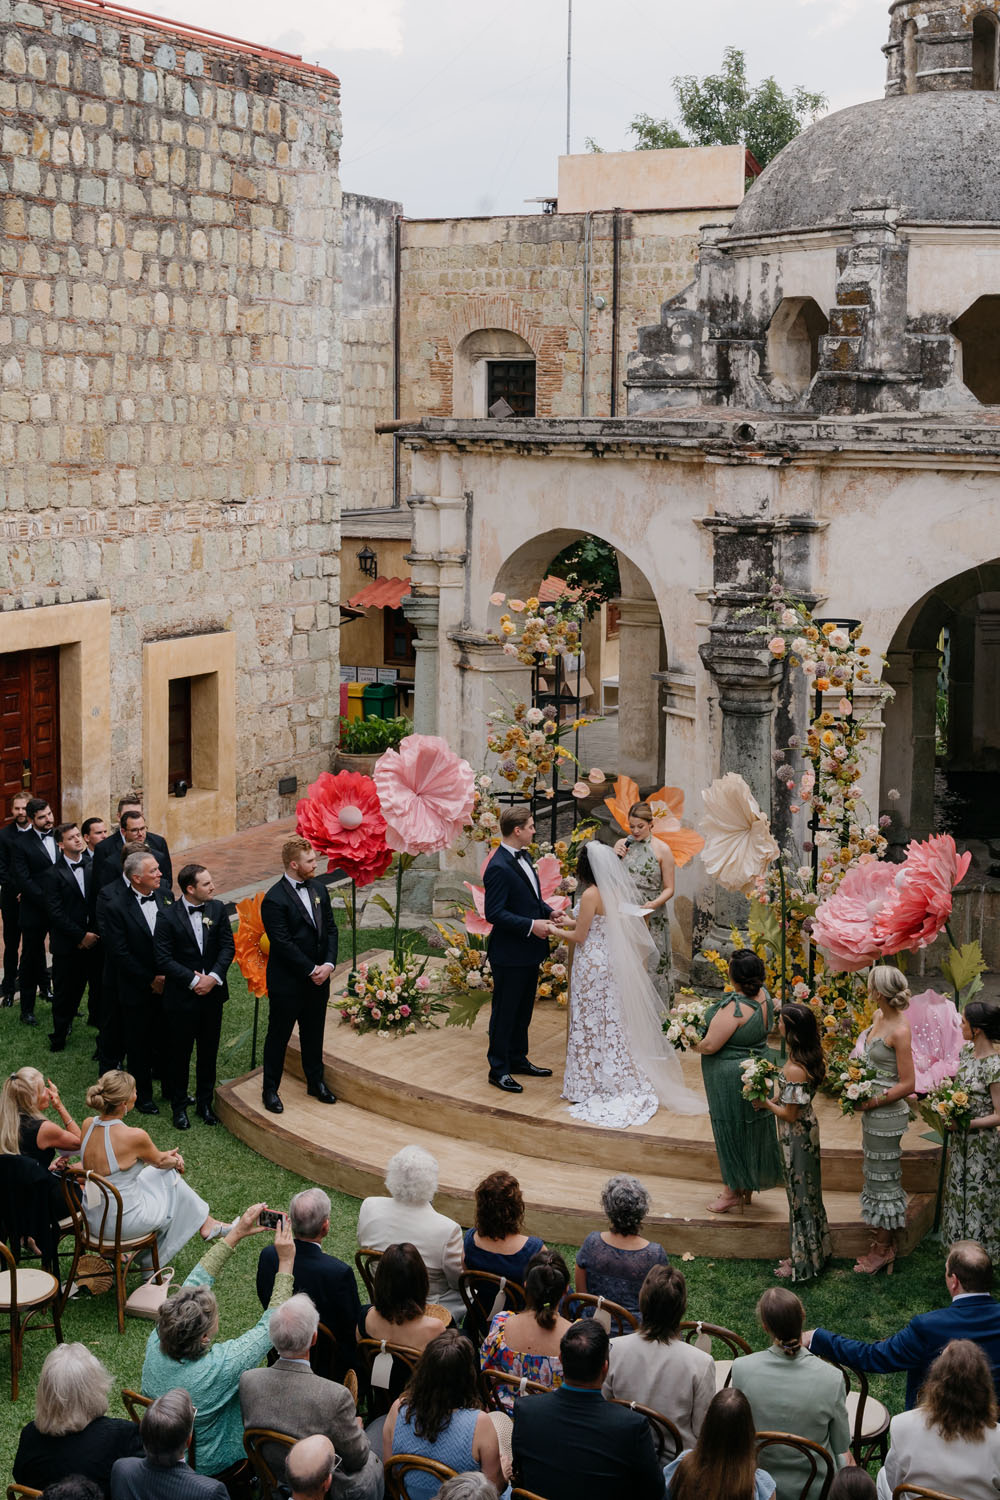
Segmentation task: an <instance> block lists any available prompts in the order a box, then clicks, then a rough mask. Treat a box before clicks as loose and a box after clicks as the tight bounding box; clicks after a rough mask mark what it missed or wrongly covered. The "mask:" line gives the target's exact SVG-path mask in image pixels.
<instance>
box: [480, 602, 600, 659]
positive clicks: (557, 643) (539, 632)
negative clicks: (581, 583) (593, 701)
mask: <svg viewBox="0 0 1000 1500" xmlns="http://www.w3.org/2000/svg"><path fill="white" fill-rule="evenodd" d="M490 603H491V604H493V605H496V606H498V607H499V606H500V605H504V604H506V606H507V612H505V613H504V614H502V615H501V616H500V629H499V631H495V632H493V633H492V634H491V635H490V640H492V641H496V642H497V644H498V645H502V646H503V649H504V653H505V654H506V655H507V656H514V657H516V658H517V660H518V661H521V662H524V664H525V666H527V667H534V666H536V665H537V663H538V658H539V657H545V658H551V657H553V656H567V655H570V656H571V655H573V654H574V653H575V652H577V651H579V649H580V623H581V621H582V619H583V616H584V613H585V608H584V606H583V605H582V604H579V603H577V602H576V601H575V600H574V599H571V598H570V597H569V596H568V595H563V596H562V598H560V599H555V600H553V601H552V602H551V603H546V604H544V605H542V604H540V603H539V601H538V600H537V599H536V598H530V599H509V598H508V597H507V595H506V594H491V595H490ZM514 615H516V616H517V617H518V624H515V623H514V620H513V618H512V616H514ZM519 632H520V633H519Z"/></svg>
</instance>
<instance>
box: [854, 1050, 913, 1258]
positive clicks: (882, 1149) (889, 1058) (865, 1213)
mask: <svg viewBox="0 0 1000 1500" xmlns="http://www.w3.org/2000/svg"><path fill="white" fill-rule="evenodd" d="M865 1060H866V1062H868V1063H870V1064H871V1066H872V1067H873V1068H874V1069H875V1071H876V1072H877V1073H878V1076H879V1078H880V1079H881V1081H882V1082H883V1083H884V1084H885V1086H886V1088H887V1089H890V1088H892V1086H893V1084H896V1083H898V1082H899V1068H898V1066H897V1063H896V1053H895V1050H894V1049H893V1048H892V1047H887V1046H886V1044H885V1042H883V1040H882V1038H881V1037H876V1038H875V1040H874V1041H869V1042H868V1043H867V1045H866V1047H865ZM909 1123H910V1110H909V1106H908V1105H907V1103H906V1100H905V1099H897V1100H896V1102H895V1103H894V1104H886V1105H884V1106H883V1107H882V1108H880V1109H866V1110H865V1111H864V1113H863V1114H862V1116H861V1146H862V1149H863V1151H864V1157H865V1161H864V1173H865V1179H864V1186H863V1187H862V1189H861V1217H862V1219H863V1220H864V1222H865V1223H866V1224H870V1225H871V1226H872V1228H873V1229H903V1228H905V1226H906V1194H905V1193H904V1192H903V1161H902V1141H903V1132H904V1130H905V1129H906V1127H907V1125H908V1124H909Z"/></svg>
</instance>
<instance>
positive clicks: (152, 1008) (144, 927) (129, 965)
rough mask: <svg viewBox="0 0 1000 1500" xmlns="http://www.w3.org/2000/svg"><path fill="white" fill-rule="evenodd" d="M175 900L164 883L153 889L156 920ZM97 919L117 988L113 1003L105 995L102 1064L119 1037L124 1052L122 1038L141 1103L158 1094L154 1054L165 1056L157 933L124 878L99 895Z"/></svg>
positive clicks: (113, 987) (114, 984)
mask: <svg viewBox="0 0 1000 1500" xmlns="http://www.w3.org/2000/svg"><path fill="white" fill-rule="evenodd" d="M173 899H174V898H173V897H172V896H171V895H170V894H169V892H168V893H166V894H164V892H163V890H162V888H161V889H160V890H158V891H156V892H155V893H154V896H153V900H154V902H155V905H156V913H157V919H159V915H160V913H161V912H163V911H165V910H167V909H168V908H169V907H170V906H172V905H173ZM97 924H98V928H99V929H100V933H101V937H102V938H103V939H104V946H105V950H106V954H107V965H106V976H107V971H108V970H110V971H111V977H112V991H113V993H112V1000H111V1005H110V1006H109V1005H108V1003H107V1000H106V1002H105V1008H104V1009H105V1018H106V1021H107V1022H108V1023H109V1025H110V1028H111V1029H110V1038H112V1039H113V1040H110V1041H109V1039H108V1038H106V1036H105V1027H104V1025H102V1028H101V1039H100V1041H99V1042H98V1051H99V1052H100V1054H101V1058H100V1061H101V1065H102V1067H103V1066H104V1065H105V1059H106V1058H107V1057H108V1056H109V1055H110V1050H109V1049H110V1047H112V1046H113V1045H114V1044H115V1042H117V1043H118V1047H119V1055H120V1047H121V1041H123V1042H124V1048H125V1052H126V1054H127V1056H128V1070H129V1072H130V1073H131V1074H132V1076H133V1077H134V1078H135V1087H136V1092H137V1094H138V1096H139V1103H140V1104H144V1103H145V1102H146V1101H147V1100H149V1099H152V1097H153V1058H154V1056H157V1057H158V1058H162V1056H163V1041H162V1034H161V1033H162V1028H161V1021H162V1012H163V1002H162V998H161V996H160V995H158V994H157V993H156V992H155V990H154V989H153V988H152V984H153V979H154V978H155V977H156V975H157V974H159V973H161V972H162V970H160V969H158V968H157V966H156V953H155V949H154V946H153V934H152V932H151V931H150V929H149V925H148V923H147V921H146V918H145V916H144V915H143V909H142V905H141V903H140V901H139V898H138V897H137V896H136V894H135V892H134V891H133V889H132V887H131V885H126V884H125V882H124V881H122V880H120V881H119V882H118V884H117V885H109V886H108V888H107V889H106V890H103V891H101V892H100V893H99V894H98V897H97ZM119 1039H120V1040H119ZM109 1066H114V1064H113V1063H111V1064H109ZM158 1071H159V1066H158Z"/></svg>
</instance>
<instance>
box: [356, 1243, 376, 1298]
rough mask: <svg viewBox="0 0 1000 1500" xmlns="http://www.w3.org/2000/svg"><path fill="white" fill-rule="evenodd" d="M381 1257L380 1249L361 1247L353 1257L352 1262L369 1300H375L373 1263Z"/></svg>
mask: <svg viewBox="0 0 1000 1500" xmlns="http://www.w3.org/2000/svg"><path fill="white" fill-rule="evenodd" d="M381 1259H382V1252H381V1250H368V1249H365V1248H364V1247H362V1249H360V1250H359V1251H358V1252H357V1254H356V1255H355V1257H354V1264H355V1265H356V1266H357V1268H358V1275H359V1276H360V1277H361V1280H362V1281H363V1282H364V1284H365V1291H366V1292H367V1293H368V1300H369V1302H374V1300H375V1265H376V1262H377V1261H379V1260H381Z"/></svg>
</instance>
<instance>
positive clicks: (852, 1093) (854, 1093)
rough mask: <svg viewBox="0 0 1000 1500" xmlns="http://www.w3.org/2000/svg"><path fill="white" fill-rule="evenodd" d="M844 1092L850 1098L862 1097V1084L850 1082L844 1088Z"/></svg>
mask: <svg viewBox="0 0 1000 1500" xmlns="http://www.w3.org/2000/svg"><path fill="white" fill-rule="evenodd" d="M844 1093H845V1094H846V1095H847V1097H848V1099H860V1098H861V1085H860V1084H859V1083H849V1084H848V1085H847V1087H846V1089H845V1090H844Z"/></svg>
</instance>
